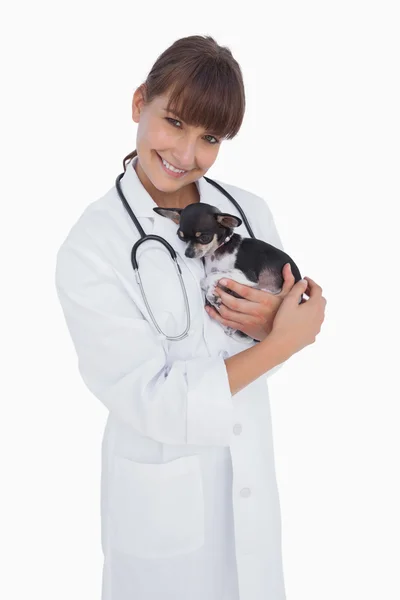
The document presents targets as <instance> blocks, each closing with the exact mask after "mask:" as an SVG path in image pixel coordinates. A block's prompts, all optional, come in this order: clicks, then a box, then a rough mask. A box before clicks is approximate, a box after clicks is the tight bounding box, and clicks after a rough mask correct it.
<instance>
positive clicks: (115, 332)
mask: <svg viewBox="0 0 400 600" xmlns="http://www.w3.org/2000/svg"><path fill="white" fill-rule="evenodd" d="M55 283H56V290H57V295H58V299H59V301H60V304H61V307H62V310H63V313H64V317H65V320H66V323H67V327H68V330H69V333H70V335H71V338H72V341H73V344H74V347H75V350H76V353H77V357H78V369H79V372H80V374H81V376H82V379H83V381H84V382H85V384H86V386H87V387H88V389H89V390H90V391H91V392H92V393H93V394H94V396H95V397H96V398H98V399H99V400H100V401H101V402H102V403H103V404H104V405H105V406H106V407H107V409H108V410H109V411H112V412H113V413H115V415H116V416H117V417H118V418H120V419H121V420H122V421H124V422H125V423H127V424H129V425H130V426H131V427H132V428H133V429H134V430H136V431H137V432H139V433H140V434H142V435H144V436H147V437H149V438H152V439H154V440H156V441H158V442H161V443H166V444H178V445H181V444H194V445H204V446H209V445H210V446H211V445H213V446H229V443H230V439H231V432H232V426H233V418H234V417H233V410H234V409H233V403H232V394H231V391H230V386H229V379H228V374H227V370H226V365H225V362H224V359H223V358H222V357H204V358H194V359H188V360H175V361H174V362H172V364H169V363H168V356H167V352H166V350H165V347H164V342H163V340H161V339H159V337H158V336H157V335H156V333H155V332H154V329H152V328H151V327H150V325H149V323H148V322H147V320H146V319H145V318H144V317H143V315H142V313H141V312H140V311H139V309H138V308H137V306H136V304H135V303H134V301H133V300H132V298H131V297H130V296H129V294H127V292H126V290H125V289H124V287H123V285H122V284H121V282H120V279H119V277H118V276H117V273H116V271H115V270H114V267H113V266H112V265H111V264H109V263H108V262H107V261H105V260H104V259H103V257H102V255H101V253H99V252H97V249H93V248H92V247H90V249H89V248H86V247H81V244H79V243H74V242H71V241H69V240H68V238H67V240H65V241H64V243H63V245H62V246H61V247H60V248H59V250H58V253H57V259H56V270H55Z"/></svg>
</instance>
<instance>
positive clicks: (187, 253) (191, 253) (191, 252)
mask: <svg viewBox="0 0 400 600" xmlns="http://www.w3.org/2000/svg"><path fill="white" fill-rule="evenodd" d="M185 256H187V257H188V258H193V257H194V250H193V248H187V249H186V250H185Z"/></svg>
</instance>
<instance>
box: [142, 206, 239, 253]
mask: <svg viewBox="0 0 400 600" xmlns="http://www.w3.org/2000/svg"><path fill="white" fill-rule="evenodd" d="M153 210H154V212H156V213H157V214H158V215H161V216H162V217H166V218H167V219H171V221H173V222H174V223H176V225H178V230H177V235H178V237H179V239H180V240H181V241H182V242H184V243H186V244H187V248H186V251H185V256H187V257H188V258H202V257H203V256H210V255H211V254H214V252H215V251H216V250H217V248H218V247H219V246H221V245H222V244H223V243H224V242H225V241H228V240H229V239H230V238H231V236H232V234H233V232H234V229H235V227H239V225H241V224H242V220H241V219H239V217H236V216H235V215H230V214H229V213H223V212H221V211H220V210H219V209H218V208H216V207H215V206H212V205H211V204H206V203H205V202H195V203H194V204H188V206H186V207H185V208H159V207H157V208H153Z"/></svg>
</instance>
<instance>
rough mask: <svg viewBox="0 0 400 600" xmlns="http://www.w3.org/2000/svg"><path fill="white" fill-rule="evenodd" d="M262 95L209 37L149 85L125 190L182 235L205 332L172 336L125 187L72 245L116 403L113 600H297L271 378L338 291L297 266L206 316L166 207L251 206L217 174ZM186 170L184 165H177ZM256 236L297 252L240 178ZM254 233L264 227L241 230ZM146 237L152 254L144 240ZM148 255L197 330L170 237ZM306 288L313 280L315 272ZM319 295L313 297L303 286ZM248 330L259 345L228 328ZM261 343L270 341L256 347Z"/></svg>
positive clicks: (94, 350)
mask: <svg viewBox="0 0 400 600" xmlns="http://www.w3.org/2000/svg"><path fill="white" fill-rule="evenodd" d="M244 109H245V94H244V88H243V81H242V76H241V71H240V68H239V65H238V64H237V62H236V61H235V60H234V58H233V56H232V54H231V52H230V51H229V50H228V49H227V48H224V47H220V46H218V45H217V43H216V42H215V41H214V40H213V39H212V38H211V37H209V36H204V37H203V36H190V37H187V38H183V39H180V40H178V41H176V42H175V43H174V44H173V45H172V46H171V47H170V48H168V49H167V50H166V51H165V52H164V53H163V54H162V55H161V56H160V57H159V58H158V59H157V61H156V63H155V64H154V66H153V68H152V69H151V72H150V74H149V75H148V77H147V79H146V81H145V82H144V83H143V84H142V85H141V86H140V87H139V88H138V89H137V90H136V91H135V93H134V96H133V102H132V118H133V120H134V122H135V123H137V124H138V129H137V139H136V146H137V150H136V151H135V152H133V153H132V154H130V155H128V156H127V157H126V158H125V160H124V171H125V173H124V175H123V177H122V179H121V186H122V189H123V191H124V194H125V196H126V197H127V201H128V203H129V204H130V207H131V208H132V210H133V212H134V213H135V215H136V217H137V218H138V219H139V221H140V224H141V226H142V227H143V229H144V230H145V232H146V233H147V234H149V233H153V234H156V235H161V236H162V237H163V238H165V239H167V241H169V242H170V244H171V245H173V246H174V248H175V250H176V252H177V254H178V257H179V264H180V266H181V270H182V277H183V280H184V283H185V287H186V291H187V294H188V298H189V305H190V313H191V328H190V331H189V335H188V336H187V337H185V338H183V339H182V340H180V341H171V340H168V339H166V338H165V336H162V335H159V334H158V332H157V331H156V330H155V328H154V326H153V324H152V322H151V320H150V319H149V317H148V313H147V311H146V306H145V305H144V304H143V300H142V297H141V294H140V289H139V287H138V285H137V282H136V281H135V277H134V273H133V270H132V264H131V248H132V245H133V243H134V242H135V241H136V240H137V239H139V233H138V231H137V229H136V228H135V226H134V224H133V223H132V221H131V219H130V217H129V215H128V214H127V212H126V210H125V209H124V206H123V204H122V203H121V201H120V198H119V196H118V194H117V191H116V188H115V186H113V187H112V188H111V189H110V190H109V191H108V193H107V194H106V195H105V196H104V197H102V198H100V199H99V200H97V201H96V202H93V203H92V204H90V205H89V206H88V207H87V208H86V210H85V211H84V213H83V214H82V216H81V217H80V218H79V220H78V221H77V223H76V224H75V225H74V226H73V227H72V229H71V231H70V232H69V234H68V236H67V238H66V240H65V241H64V242H63V244H62V245H61V247H60V249H59V252H58V255H57V269H56V286H57V292H58V295H59V299H60V302H61V305H62V308H63V311H64V314H65V319H66V322H67V325H68V328H69V331H70V334H71V337H72V340H73V342H74V345H75V348H76V351H77V355H78V359H79V370H80V373H81V375H82V378H83V380H84V382H85V384H86V385H87V387H88V388H89V389H90V390H91V391H92V393H93V394H94V395H95V396H96V397H97V398H98V399H99V400H100V401H101V402H102V403H103V404H104V405H105V406H106V407H107V409H108V410H109V413H108V419H107V424H106V428H105V432H104V439H103V445H102V487H101V492H102V495H101V516H102V548H103V552H104V568H103V594H102V599H103V600H133V599H135V600H136V599H137V600H161V599H162V600H239V599H240V600H267V599H268V600H283V599H284V598H285V590H284V580H283V573H282V561H281V525H280V509H279V499H278V490H277V485H276V478H275V470H274V456H273V443H272V432H271V418H270V409H269V398H268V388H267V382H266V379H265V378H264V377H261V375H263V374H265V373H266V374H267V376H269V375H271V373H272V372H274V371H275V370H276V369H277V368H279V367H280V365H282V363H283V362H284V361H285V360H287V359H288V358H289V357H290V356H291V355H292V354H294V353H295V352H298V351H299V350H300V349H301V348H303V347H304V346H306V345H308V344H311V343H313V342H314V341H315V336H316V335H317V334H318V332H319V330H320V327H321V324H322V322H323V318H324V308H325V303H326V300H325V299H324V298H323V297H322V290H321V288H320V286H318V285H317V284H315V283H314V282H313V281H312V280H311V279H310V278H307V281H308V287H307V288H306V286H305V285H304V280H303V281H302V282H298V283H296V284H294V278H293V275H292V274H291V273H290V269H289V268H288V267H287V265H285V268H284V269H283V278H284V284H283V288H282V292H281V293H280V294H279V296H273V295H272V294H269V293H267V292H263V291H260V290H254V289H252V288H250V287H248V286H243V285H238V284H236V283H234V282H232V281H231V282H230V287H231V288H232V289H233V290H235V291H237V292H238V293H239V294H240V295H241V296H242V297H243V298H244V299H243V300H238V299H237V298H233V297H232V296H230V295H229V294H227V293H224V292H222V291H221V298H222V302H223V305H222V306H221V309H220V312H219V313H218V312H217V311H216V310H215V309H212V310H211V312H209V313H208V315H207V313H206V311H205V308H204V297H203V295H202V293H201V288H200V285H199V282H200V280H201V278H202V277H203V275H204V270H203V265H202V262H201V260H200V259H193V258H187V257H186V256H185V255H184V252H183V246H184V244H183V243H182V241H181V240H180V239H179V238H178V236H177V235H176V234H177V227H176V225H175V224H174V223H173V222H172V221H170V220H169V219H166V218H163V217H162V216H160V215H158V214H156V213H155V212H154V211H153V208H155V207H157V206H158V207H164V208H173V207H175V208H184V207H185V206H187V205H188V204H191V203H194V202H206V203H209V204H212V205H215V206H217V207H219V208H220V209H221V210H222V211H224V212H231V213H233V214H238V213H237V212H236V209H235V208H234V206H233V204H232V203H231V202H230V201H229V200H228V199H227V198H226V197H225V196H224V195H223V194H221V192H220V191H218V190H217V189H216V188H215V187H214V186H212V185H210V184H209V183H208V182H207V181H206V180H205V179H204V178H203V175H204V174H205V173H206V172H207V171H208V170H209V169H210V167H211V166H212V165H213V164H214V162H215V160H216V158H217V155H218V152H219V149H220V146H221V142H222V140H224V139H230V138H233V137H234V136H235V135H236V134H237V133H238V131H239V128H240V126H241V123H242V120H243V114H244ZM162 159H164V160H166V161H167V162H168V163H169V165H172V166H173V167H176V168H177V169H181V170H183V171H184V173H183V174H181V175H180V176H179V177H176V176H175V174H171V172H170V171H169V170H168V167H167V166H165V165H164V164H163V162H162ZM221 184H222V185H223V187H224V188H225V189H227V191H228V192H229V193H231V194H232V196H233V197H234V198H235V199H236V200H237V201H238V202H239V203H240V205H241V206H242V208H243V210H244V212H245V214H246V216H247V218H248V220H249V222H250V224H251V227H252V228H253V232H254V234H255V237H257V238H259V239H263V240H264V241H268V242H269V243H271V244H273V245H275V246H277V247H279V248H281V249H282V244H281V241H280V239H279V236H278V233H277V231H276V228H275V225H274V221H273V217H272V215H271V212H270V210H269V208H268V207H267V205H266V203H265V202H264V200H263V199H261V198H259V197H258V196H255V195H254V194H252V193H250V192H247V191H245V190H243V189H241V188H238V187H235V186H233V185H227V184H225V183H222V182H221ZM237 232H238V233H240V234H241V235H245V236H247V237H248V233H247V230H246V229H245V226H244V225H241V226H240V227H239V228H238V229H237ZM146 245H147V247H146V248H145V246H146ZM139 250H140V251H138V263H139V266H140V275H141V278H142V283H143V286H144V289H145V290H147V291H148V290H151V292H150V300H149V302H150V305H151V307H152V310H153V313H154V315H155V317H156V320H157V322H158V323H159V324H160V327H161V329H162V330H163V331H164V332H166V333H167V334H169V335H177V334H179V332H181V331H182V327H183V324H184V308H183V307H184V305H183V302H182V298H181V293H182V291H181V289H180V286H179V285H178V279H177V276H176V274H175V271H174V270H173V268H172V267H171V257H170V256H169V254H168V252H166V251H165V249H164V248H163V246H161V244H160V243H157V242H154V241H147V242H146V243H144V244H142V245H141V246H140V248H139ZM306 285H307V282H306ZM304 292H307V294H308V296H309V300H307V301H306V302H304V303H302V304H299V299H300V298H301V295H302V293H304ZM221 323H223V324H227V325H231V326H233V327H234V328H235V329H239V330H240V331H243V332H244V333H246V334H247V335H249V336H250V337H251V338H253V339H254V340H255V341H252V342H251V344H250V347H249V346H248V345H247V346H246V345H245V344H244V343H241V342H240V341H238V340H236V339H233V338H231V337H229V336H228V335H226V333H225V332H224V330H223V328H222V327H221ZM256 341H258V342H259V343H256Z"/></svg>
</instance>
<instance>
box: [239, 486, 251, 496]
mask: <svg viewBox="0 0 400 600" xmlns="http://www.w3.org/2000/svg"><path fill="white" fill-rule="evenodd" d="M250 494H251V490H249V488H243V489H242V490H240V495H241V496H242V497H243V498H248V497H249V496H250Z"/></svg>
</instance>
